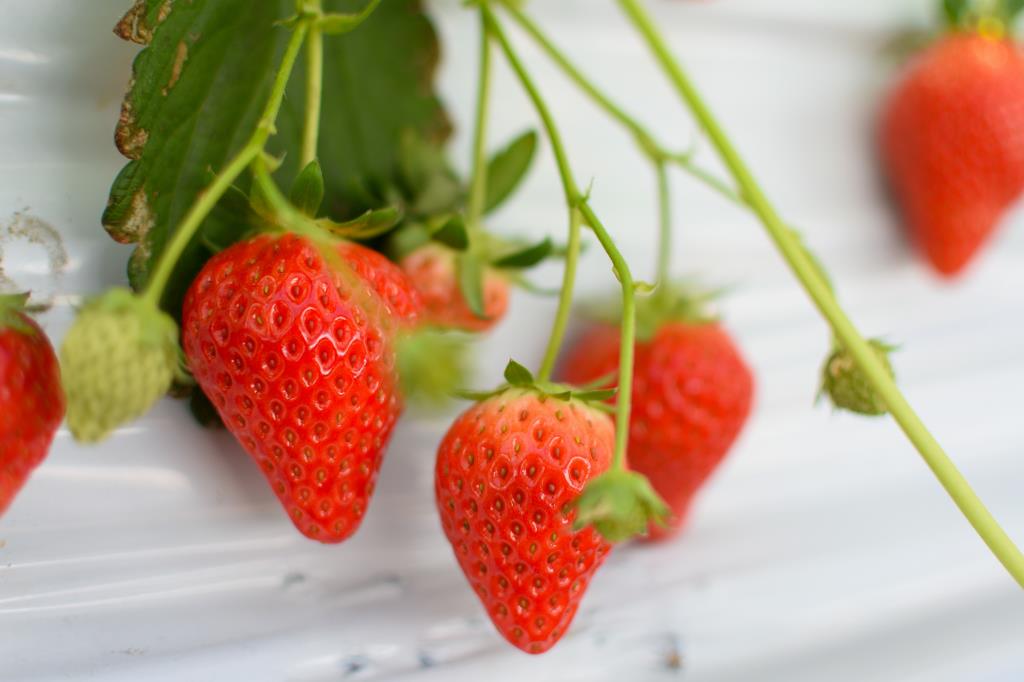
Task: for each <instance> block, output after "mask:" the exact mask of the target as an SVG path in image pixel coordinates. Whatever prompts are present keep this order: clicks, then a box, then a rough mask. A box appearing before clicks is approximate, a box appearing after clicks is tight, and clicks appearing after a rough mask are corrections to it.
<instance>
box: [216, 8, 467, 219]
mask: <svg viewBox="0 0 1024 682" xmlns="http://www.w3.org/2000/svg"><path fill="white" fill-rule="evenodd" d="M207 1H209V0H207ZM367 4H368V3H367V0H324V11H325V12H328V13H342V14H353V13H358V12H360V11H361V10H363V9H364V8H365V7H366V6H367ZM423 5H424V3H423V2H421V0H387V1H386V2H382V3H381V4H380V5H379V6H378V7H377V8H376V10H375V11H374V12H373V14H372V15H371V16H370V17H369V18H368V19H367V20H366V21H365V22H363V24H362V25H361V26H360V27H359V29H358V30H356V31H352V32H351V33H348V34H346V35H343V36H326V37H325V38H324V94H323V107H322V120H323V125H322V127H321V135H320V144H319V150H318V152H317V157H318V158H319V159H320V163H321V164H322V166H323V168H324V180H325V183H326V197H325V200H324V205H323V211H324V212H325V213H326V214H328V215H330V216H331V217H334V218H338V219H342V218H349V217H351V216H354V215H358V214H360V213H362V212H364V211H366V210H367V209H372V208H377V207H379V206H381V205H383V204H386V203H390V202H391V199H390V197H389V196H388V192H389V190H390V189H391V188H392V187H394V186H395V185H397V184H400V183H401V168H400V156H401V151H402V140H403V138H404V137H405V136H408V137H409V138H411V139H416V140H418V141H419V142H420V143H421V144H422V145H423V146H424V147H425V148H426V149H428V150H435V152H437V153H440V151H439V150H440V149H441V148H442V145H443V143H444V141H445V140H447V138H448V136H449V133H450V132H451V124H450V122H449V120H448V117H447V114H446V113H445V111H444V109H443V107H442V106H441V103H440V100H439V99H438V97H437V95H436V94H435V92H434V74H435V71H436V69H437V64H438V61H439V56H440V48H439V45H438V40H437V34H436V33H435V31H434V27H433V25H432V24H431V22H430V19H429V18H428V16H427V13H426V10H425V9H424V6H423ZM246 6H248V4H247V5H246ZM242 42H245V41H242ZM305 69H306V65H305V60H300V64H299V65H298V68H297V69H296V72H295V76H294V78H293V79H292V81H291V82H290V83H289V85H288V97H287V98H286V99H285V104H284V106H283V108H282V112H281V118H280V120H279V121H278V131H279V133H278V135H277V136H276V137H275V138H273V139H272V140H271V147H272V148H273V149H284V150H297V149H299V147H300V144H301V139H302V126H303V117H304V116H303V115H304V110H303V104H304V101H305ZM298 159H299V154H298V153H293V154H289V156H288V157H287V158H286V159H285V164H284V166H283V167H282V168H281V171H280V176H281V177H282V178H283V179H288V178H291V177H294V175H295V174H297V173H298V171H299V168H298V163H299V161H298ZM412 208H413V209H416V207H412ZM417 210H418V209H417ZM414 212H416V210H414Z"/></svg>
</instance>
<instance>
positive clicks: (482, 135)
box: [466, 16, 491, 234]
mask: <svg viewBox="0 0 1024 682" xmlns="http://www.w3.org/2000/svg"><path fill="white" fill-rule="evenodd" d="M479 63H480V74H479V77H478V78H479V81H478V83H477V100H476V122H475V126H474V129H473V171H472V172H473V176H472V181H471V184H470V187H469V205H468V208H467V216H466V218H467V220H466V224H467V226H468V227H469V231H470V234H474V233H476V232H479V230H480V223H481V220H482V219H483V215H484V203H485V202H486V201H487V116H488V106H489V103H490V96H491V34H490V32H489V31H488V30H487V22H486V20H485V19H484V18H483V17H482V16H481V18H480V59H479Z"/></svg>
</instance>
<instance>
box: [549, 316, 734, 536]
mask: <svg viewBox="0 0 1024 682" xmlns="http://www.w3.org/2000/svg"><path fill="white" fill-rule="evenodd" d="M642 336H644V337H645V338H641V339H640V340H638V341H637V343H636V360H635V363H634V379H633V407H632V413H631V419H630V431H629V447H628V453H629V467H630V469H632V470H634V471H637V472H639V473H641V474H644V475H645V476H647V478H648V479H649V480H650V482H651V484H652V485H653V486H654V489H655V490H656V491H657V492H658V494H659V495H661V497H662V498H663V499H664V500H665V502H667V503H668V506H669V507H670V508H671V510H672V516H671V518H670V520H669V524H668V529H667V530H665V529H663V528H661V527H660V526H656V525H652V526H651V535H652V537H655V538H658V537H664V536H665V535H667V534H670V533H672V532H674V531H678V530H679V529H680V528H681V527H682V525H683V522H684V521H685V518H686V513H687V510H688V508H689V506H690V503H691V501H692V499H693V496H694V494H695V493H696V492H697V490H698V489H699V488H700V487H701V485H702V484H703V483H704V481H705V480H707V478H708V477H709V476H710V475H711V473H712V472H713V471H714V470H715V468H716V467H717V466H718V464H719V463H720V462H721V461H722V458H723V457H725V455H726V453H727V452H728V451H729V448H730V447H731V446H732V444H733V441H735V440H736V437H737V435H739V432H740V430H741V429H742V427H743V424H744V422H745V421H746V419H747V415H748V414H749V413H750V406H751V402H752V398H753V391H754V382H753V377H752V375H751V373H750V370H749V369H748V368H747V365H746V363H745V362H744V360H743V358H742V357H741V356H740V354H739V351H738V350H737V349H736V346H735V345H734V344H733V342H732V340H731V339H730V338H729V335H728V334H727V333H726V332H725V330H724V329H722V327H721V326H719V324H717V323H715V322H710V321H699V320H692V321H687V320H683V319H679V320H666V321H661V322H659V323H657V324H656V325H655V326H654V327H653V328H652V329H650V330H649V331H648V332H647V333H645V334H642ZM619 349H620V343H619V330H618V329H617V328H615V327H613V326H610V325H604V324H602V325H597V326H594V327H593V328H592V329H590V330H589V332H587V333H586V334H585V335H584V336H583V337H582V338H581V339H580V340H579V341H578V342H577V343H576V344H575V345H574V347H573V348H572V350H571V351H570V353H569V355H568V357H567V359H566V363H565V366H564V369H563V376H564V377H565V379H566V380H567V381H569V382H572V383H576V384H585V383H588V382H593V381H596V380H600V379H601V377H604V376H611V375H612V374H613V372H615V371H617V370H618V367H619Z"/></svg>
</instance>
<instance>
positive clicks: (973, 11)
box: [941, 0, 1024, 39]
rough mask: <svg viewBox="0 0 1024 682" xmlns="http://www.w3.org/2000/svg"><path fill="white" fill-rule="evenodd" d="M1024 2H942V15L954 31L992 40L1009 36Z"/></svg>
mask: <svg viewBox="0 0 1024 682" xmlns="http://www.w3.org/2000/svg"><path fill="white" fill-rule="evenodd" d="M1021 10H1024V2H1021V1H1020V0H942V1H941V13H942V17H943V19H944V20H945V23H946V25H947V26H948V27H949V28H950V29H951V30H954V31H970V32H976V33H980V34H982V35H984V36H988V37H990V38H996V39H1002V38H1005V37H1006V36H1007V34H1008V33H1009V32H1010V29H1011V28H1012V26H1013V24H1014V22H1015V21H1016V19H1017V17H1018V15H1019V14H1020V12H1021Z"/></svg>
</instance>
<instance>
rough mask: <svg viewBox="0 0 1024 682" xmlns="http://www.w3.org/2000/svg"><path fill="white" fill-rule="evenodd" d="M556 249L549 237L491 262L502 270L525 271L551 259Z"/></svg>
mask: <svg viewBox="0 0 1024 682" xmlns="http://www.w3.org/2000/svg"><path fill="white" fill-rule="evenodd" d="M554 249H555V245H554V243H553V242H552V241H551V238H550V237H548V238H545V239H544V240H543V241H540V242H537V243H536V244H531V245H530V246H527V247H525V248H522V249H519V250H518V251H514V252H513V253H510V254H508V255H506V256H502V257H500V258H497V259H495V260H493V261H491V265H493V266H494V267H496V268H500V269H509V270H525V269H526V268H532V267H533V266H534V265H537V264H538V263H540V262H541V261H543V260H545V259H547V258H548V257H550V256H551V254H552V253H553V252H554Z"/></svg>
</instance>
